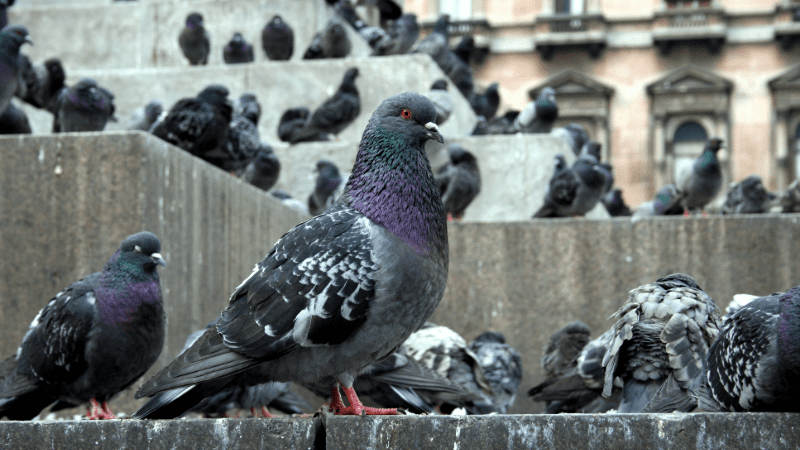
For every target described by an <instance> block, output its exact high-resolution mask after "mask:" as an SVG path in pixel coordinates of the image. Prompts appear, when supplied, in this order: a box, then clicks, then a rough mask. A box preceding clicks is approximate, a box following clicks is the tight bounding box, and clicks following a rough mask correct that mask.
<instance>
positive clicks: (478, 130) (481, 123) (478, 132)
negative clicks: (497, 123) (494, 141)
mask: <svg viewBox="0 0 800 450" xmlns="http://www.w3.org/2000/svg"><path fill="white" fill-rule="evenodd" d="M487 134H489V123H488V122H487V121H486V117H483V116H478V117H477V121H476V122H475V126H474V127H473V128H472V131H470V132H469V135H470V136H485V135H487Z"/></svg>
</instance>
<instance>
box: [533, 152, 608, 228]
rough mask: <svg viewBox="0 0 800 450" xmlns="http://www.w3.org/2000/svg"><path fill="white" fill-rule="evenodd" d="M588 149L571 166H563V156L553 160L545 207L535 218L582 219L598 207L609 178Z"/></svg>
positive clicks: (537, 212)
mask: <svg viewBox="0 0 800 450" xmlns="http://www.w3.org/2000/svg"><path fill="white" fill-rule="evenodd" d="M590 148H592V147H584V152H583V153H581V156H579V157H578V159H577V160H576V161H575V163H574V164H573V165H572V167H567V166H566V162H565V161H566V160H565V159H564V156H563V155H558V156H557V157H556V161H557V163H556V167H555V172H554V173H553V176H552V177H551V178H550V182H549V185H548V189H547V193H546V194H545V197H544V204H543V205H542V207H541V208H539V210H538V211H536V213H535V214H534V215H533V218H534V219H537V218H548V217H572V216H583V215H585V214H586V213H588V212H589V211H591V210H592V209H593V208H594V207H595V206H596V205H597V203H598V202H599V201H600V197H602V196H603V192H604V189H605V186H606V183H607V180H608V176H609V175H608V173H607V172H606V171H604V170H602V169H601V168H600V164H599V162H598V160H597V158H596V156H595V155H594V154H592V153H591V152H590V151H587V150H588V149H590Z"/></svg>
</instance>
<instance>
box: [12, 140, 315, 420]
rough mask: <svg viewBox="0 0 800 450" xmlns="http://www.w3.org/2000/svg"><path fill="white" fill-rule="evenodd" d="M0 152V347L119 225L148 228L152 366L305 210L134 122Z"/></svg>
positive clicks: (115, 238) (88, 265) (101, 256)
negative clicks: (153, 308)
mask: <svg viewBox="0 0 800 450" xmlns="http://www.w3.org/2000/svg"><path fill="white" fill-rule="evenodd" d="M0 155H2V160H3V169H2V170H0V189H2V192H3V196H2V199H1V200H0V202H2V203H0V205H1V207H0V224H2V226H0V251H2V252H3V253H5V254H6V255H15V256H14V257H13V263H12V262H10V263H8V264H3V265H0V291H2V292H3V295H2V296H1V297H0V311H2V312H3V314H2V326H0V357H3V358H5V357H6V356H8V355H11V354H12V353H13V352H14V351H16V348H17V346H18V345H19V343H20V342H21V340H22V337H23V335H24V334H25V331H26V330H27V327H28V324H29V323H30V321H31V319H33V317H34V316H35V315H36V313H37V312H38V311H39V310H40V309H41V308H42V307H43V306H44V305H46V304H47V302H48V301H49V300H50V299H51V298H52V297H53V296H54V295H55V294H56V293H57V292H59V291H60V290H61V289H63V288H65V287H66V286H67V285H69V284H70V283H72V282H74V281H77V280H78V279H80V278H81V277H83V276H85V275H88V274H90V273H92V272H96V271H98V270H101V269H102V268H103V265H104V264H105V262H106V261H107V260H108V258H109V257H110V256H111V255H112V254H113V253H114V251H115V250H116V249H117V248H118V247H119V244H120V242H122V239H124V238H125V237H126V236H128V235H130V234H132V233H135V232H138V231H141V230H149V231H152V232H154V233H155V234H156V235H157V236H158V237H159V238H160V240H161V243H162V249H163V250H162V254H163V255H164V258H165V259H166V261H167V263H168V267H167V268H165V269H161V270H160V272H161V286H162V291H163V294H164V306H165V309H166V312H167V321H168V323H167V341H166V343H165V346H164V350H163V352H162V354H161V358H160V359H159V361H158V362H156V364H155V366H154V368H156V369H157V368H161V367H163V366H164V365H165V364H166V362H168V360H171V359H172V358H173V357H174V356H175V355H176V354H177V353H178V351H179V350H180V349H181V348H182V346H183V341H184V339H185V338H186V336H188V334H189V333H190V332H192V331H193V330H196V329H198V328H201V327H203V326H205V325H206V324H207V323H208V321H209V320H211V319H213V318H214V317H216V316H217V315H218V314H219V312H220V311H221V310H222V308H224V307H225V306H226V305H227V301H228V297H229V296H230V293H231V292H232V291H233V289H234V288H235V287H236V286H237V285H238V284H239V283H240V282H241V280H243V279H244V278H245V277H247V276H248V275H249V274H250V272H251V270H252V268H253V266H254V265H255V263H257V262H258V261H260V260H261V259H262V258H263V257H264V255H266V254H267V252H268V251H269V250H270V249H271V248H272V246H273V245H274V243H275V241H277V240H278V238H280V236H281V235H283V233H285V232H286V231H288V230H289V229H290V228H291V227H293V226H294V225H296V224H297V223H299V222H301V221H302V220H304V217H303V216H302V215H301V214H299V213H297V212H295V211H293V210H290V209H288V208H286V207H284V206H283V205H281V204H280V203H279V202H278V201H277V200H276V199H274V198H272V196H270V195H269V194H266V193H264V192H263V191H261V190H259V189H256V188H254V187H253V186H250V185H248V184H246V183H244V182H243V181H241V180H239V179H237V178H235V177H233V176H231V175H230V174H228V173H226V172H223V171H221V170H219V169H217V168H215V167H212V166H210V165H209V164H206V163H205V162H203V161H201V160H199V159H197V158H194V157H192V156H190V155H189V154H187V153H185V152H183V151H181V150H178V149H176V148H175V147H172V146H171V145H169V144H166V143H164V142H162V141H160V140H159V139H157V138H155V137H153V136H150V135H147V134H145V133H140V132H137V133H126V134H122V133H103V134H99V133H69V134H63V135H59V136H57V137H52V136H49V137H36V136H34V137H30V136H28V137H4V138H0ZM9 261H11V260H9ZM152 373H153V371H151V372H150V373H148V374H146V375H145V377H149V376H150V375H151V374H152ZM141 382H143V381H139V382H136V383H134V386H133V387H132V388H131V389H129V390H128V391H126V392H124V393H123V394H121V395H120V397H118V398H117V399H115V400H113V401H112V402H111V407H112V408H113V409H114V410H115V411H119V410H121V411H124V412H127V413H128V414H130V413H132V412H133V411H134V410H135V409H136V408H138V406H139V405H141V401H134V400H133V392H134V391H135V390H136V388H138V386H139V385H140V384H141ZM81 412H82V411H81V410H77V413H81ZM0 434H1V433H0Z"/></svg>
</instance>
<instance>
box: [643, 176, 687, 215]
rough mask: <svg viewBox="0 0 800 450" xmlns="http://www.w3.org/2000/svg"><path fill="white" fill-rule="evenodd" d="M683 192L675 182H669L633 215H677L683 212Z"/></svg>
mask: <svg viewBox="0 0 800 450" xmlns="http://www.w3.org/2000/svg"><path fill="white" fill-rule="evenodd" d="M680 200H681V193H680V191H678V188H676V187H675V185H674V184H668V185H666V186H664V187H662V188H661V189H659V191H658V193H656V197H655V198H654V199H653V200H652V201H649V202H644V203H642V204H641V205H639V207H637V208H636V211H634V212H633V217H634V218H637V217H649V216H675V215H680V214H683V212H684V209H683V206H681V202H680Z"/></svg>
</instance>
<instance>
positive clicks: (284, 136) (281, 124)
mask: <svg viewBox="0 0 800 450" xmlns="http://www.w3.org/2000/svg"><path fill="white" fill-rule="evenodd" d="M310 115H311V111H309V110H308V108H306V107H299V108H289V109H287V110H286V111H284V112H283V115H282V116H281V119H280V121H278V138H279V139H280V140H282V141H283V142H292V137H293V136H294V134H295V133H297V132H299V131H300V130H302V129H303V128H304V127H305V126H306V122H308V116H310ZM308 140H310V141H327V140H328V133H319V134H318V135H317V136H316V137H314V138H309V139H308Z"/></svg>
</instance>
